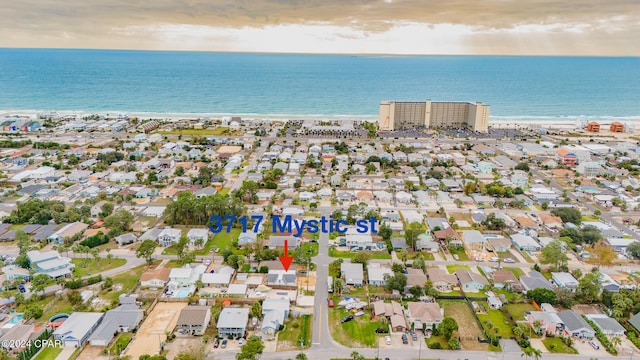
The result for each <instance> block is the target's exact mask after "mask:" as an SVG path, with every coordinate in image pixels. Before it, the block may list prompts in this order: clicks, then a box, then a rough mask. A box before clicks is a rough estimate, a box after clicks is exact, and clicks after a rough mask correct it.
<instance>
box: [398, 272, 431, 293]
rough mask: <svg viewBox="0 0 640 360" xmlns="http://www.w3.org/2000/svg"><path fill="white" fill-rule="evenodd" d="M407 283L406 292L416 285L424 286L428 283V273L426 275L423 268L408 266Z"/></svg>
mask: <svg viewBox="0 0 640 360" xmlns="http://www.w3.org/2000/svg"><path fill="white" fill-rule="evenodd" d="M406 275H407V285H406V286H405V288H404V292H405V293H406V294H408V293H409V290H410V289H411V288H412V287H414V286H419V287H424V286H425V284H426V283H427V280H428V279H427V275H425V273H424V271H422V269H419V268H418V269H416V268H408V269H407V274H406Z"/></svg>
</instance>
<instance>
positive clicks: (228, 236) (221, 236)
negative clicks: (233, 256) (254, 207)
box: [196, 228, 242, 255]
mask: <svg viewBox="0 0 640 360" xmlns="http://www.w3.org/2000/svg"><path fill="white" fill-rule="evenodd" d="M241 232H242V229H239V228H232V229H231V231H230V232H229V233H227V232H226V231H223V232H219V233H217V234H215V235H214V236H213V237H212V238H211V239H209V240H208V241H207V243H206V244H205V245H204V247H203V248H202V249H200V250H196V255H207V254H209V252H210V251H211V249H215V248H220V249H221V250H224V249H232V250H234V253H236V250H237V249H233V248H232V246H231V243H232V242H233V241H234V240H237V239H238V237H239V236H240V233H241Z"/></svg>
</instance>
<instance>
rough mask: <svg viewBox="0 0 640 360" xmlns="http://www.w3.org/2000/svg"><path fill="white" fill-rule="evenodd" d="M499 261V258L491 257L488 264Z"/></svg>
mask: <svg viewBox="0 0 640 360" xmlns="http://www.w3.org/2000/svg"><path fill="white" fill-rule="evenodd" d="M499 260H500V258H499V257H497V256H493V257H491V258H490V259H489V261H490V262H498V261H499Z"/></svg>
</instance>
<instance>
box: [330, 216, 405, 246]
mask: <svg viewBox="0 0 640 360" xmlns="http://www.w3.org/2000/svg"><path fill="white" fill-rule="evenodd" d="M334 218H335V216H334ZM392 234H393V230H391V227H390V226H388V225H387V224H386V223H385V224H382V225H381V226H380V229H379V230H378V235H380V236H382V238H383V239H384V240H385V241H388V240H390V239H391V235H392Z"/></svg>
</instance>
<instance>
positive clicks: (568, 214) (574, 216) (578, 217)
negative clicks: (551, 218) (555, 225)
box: [551, 207, 582, 225]
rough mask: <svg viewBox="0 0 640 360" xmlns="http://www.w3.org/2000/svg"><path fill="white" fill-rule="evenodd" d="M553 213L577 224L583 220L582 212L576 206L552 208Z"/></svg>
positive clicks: (565, 220) (563, 219)
mask: <svg viewBox="0 0 640 360" xmlns="http://www.w3.org/2000/svg"><path fill="white" fill-rule="evenodd" d="M551 214H552V215H555V216H558V217H559V218H561V219H562V222H564V223H568V222H570V223H573V224H575V225H580V223H581V222H582V213H580V210H578V209H576V208H568V207H567V208H565V207H563V208H557V209H553V210H551Z"/></svg>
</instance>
